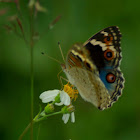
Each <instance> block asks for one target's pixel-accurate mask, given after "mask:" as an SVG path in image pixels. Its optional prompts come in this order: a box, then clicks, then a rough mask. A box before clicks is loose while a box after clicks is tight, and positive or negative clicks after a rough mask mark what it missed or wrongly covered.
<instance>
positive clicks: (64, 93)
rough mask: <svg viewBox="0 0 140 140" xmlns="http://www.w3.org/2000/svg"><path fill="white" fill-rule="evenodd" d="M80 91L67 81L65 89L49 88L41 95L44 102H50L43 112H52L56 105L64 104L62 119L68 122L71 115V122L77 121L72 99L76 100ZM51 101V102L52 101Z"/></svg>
mask: <svg viewBox="0 0 140 140" xmlns="http://www.w3.org/2000/svg"><path fill="white" fill-rule="evenodd" d="M77 97H78V91H77V90H76V89H74V87H73V86H72V85H70V84H69V83H67V84H66V85H64V88H63V90H57V89H55V90H48V91H45V92H43V93H41V95H40V96H39V98H40V99H41V100H42V102H43V103H48V105H47V106H46V107H45V109H44V111H43V113H46V114H47V113H51V112H53V111H54V105H56V106H63V107H62V109H61V113H62V114H63V116H62V120H63V121H64V123H65V124H66V123H67V122H68V120H69V118H70V116H71V122H73V123H74V122H75V115H74V106H73V105H72V100H74V101H75V100H76V98H77ZM50 102H51V103H50Z"/></svg>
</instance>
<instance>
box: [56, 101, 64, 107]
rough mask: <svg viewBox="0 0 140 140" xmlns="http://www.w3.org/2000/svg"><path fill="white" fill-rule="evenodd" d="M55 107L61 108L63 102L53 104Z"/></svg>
mask: <svg viewBox="0 0 140 140" xmlns="http://www.w3.org/2000/svg"><path fill="white" fill-rule="evenodd" d="M55 105H57V106H62V105H63V102H60V103H55Z"/></svg>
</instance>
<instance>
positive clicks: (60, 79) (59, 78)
mask: <svg viewBox="0 0 140 140" xmlns="http://www.w3.org/2000/svg"><path fill="white" fill-rule="evenodd" d="M61 72H62V70H61V71H60V72H59V73H58V74H57V78H58V80H59V83H60V85H61V89H63V86H64V84H63V82H62V80H64V81H66V82H68V80H67V79H66V78H64V77H62V76H60V74H61Z"/></svg>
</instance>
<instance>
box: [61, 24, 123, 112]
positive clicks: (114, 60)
mask: <svg viewBox="0 0 140 140" xmlns="http://www.w3.org/2000/svg"><path fill="white" fill-rule="evenodd" d="M120 38H121V34H120V31H119V29H118V27H116V26H112V27H108V28H106V29H104V30H102V31H100V32H99V33H97V34H96V35H94V36H93V37H91V38H90V39H89V40H88V41H86V42H85V43H84V44H78V43H77V44H74V45H73V47H72V48H71V49H70V50H69V52H68V54H67V58H66V64H65V67H63V71H64V72H65V73H66V76H67V78H68V79H69V81H70V83H71V84H73V85H75V87H76V88H77V89H78V91H79V93H80V95H81V96H82V98H83V99H84V100H86V101H88V102H90V103H92V104H93V105H95V106H96V107H98V108H99V109H101V110H103V109H105V108H108V107H110V106H111V105H112V103H113V102H115V101H116V100H117V99H118V97H119V96H120V95H121V93H122V91H121V90H122V88H123V83H124V78H123V75H122V73H121V71H120V69H119V65H120V60H121V50H120Z"/></svg>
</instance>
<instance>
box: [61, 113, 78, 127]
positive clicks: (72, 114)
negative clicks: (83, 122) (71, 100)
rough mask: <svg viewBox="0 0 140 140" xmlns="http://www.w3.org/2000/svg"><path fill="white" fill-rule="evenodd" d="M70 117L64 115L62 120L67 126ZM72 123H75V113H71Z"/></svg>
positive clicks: (68, 114)
mask: <svg viewBox="0 0 140 140" xmlns="http://www.w3.org/2000/svg"><path fill="white" fill-rule="evenodd" d="M69 117H70V113H67V114H63V116H62V120H63V121H64V123H65V124H66V123H67V122H68V120H69ZM71 122H72V123H74V122H75V115H74V112H72V113H71Z"/></svg>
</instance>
